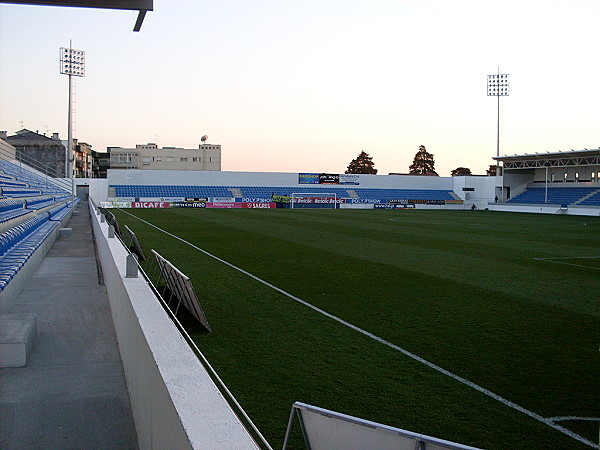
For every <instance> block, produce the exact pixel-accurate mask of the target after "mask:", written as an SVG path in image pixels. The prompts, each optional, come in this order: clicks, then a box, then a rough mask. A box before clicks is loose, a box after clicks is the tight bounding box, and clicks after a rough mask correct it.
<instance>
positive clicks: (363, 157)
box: [345, 150, 377, 175]
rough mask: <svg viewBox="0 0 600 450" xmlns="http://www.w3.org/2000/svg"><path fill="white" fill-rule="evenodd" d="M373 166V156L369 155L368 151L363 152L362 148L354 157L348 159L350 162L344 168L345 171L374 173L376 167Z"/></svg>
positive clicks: (375, 172)
mask: <svg viewBox="0 0 600 450" xmlns="http://www.w3.org/2000/svg"><path fill="white" fill-rule="evenodd" d="M373 166H374V164H373V158H372V157H370V156H369V155H368V153H365V151H364V150H362V151H361V152H360V154H359V155H358V156H357V157H356V158H354V159H353V160H352V161H350V164H348V168H347V169H346V172H345V173H363V174H370V175H376V174H377V169H376V168H375V167H373Z"/></svg>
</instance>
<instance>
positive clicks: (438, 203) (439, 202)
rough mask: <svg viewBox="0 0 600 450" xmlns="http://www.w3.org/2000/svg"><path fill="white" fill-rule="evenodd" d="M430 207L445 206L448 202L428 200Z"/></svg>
mask: <svg viewBox="0 0 600 450" xmlns="http://www.w3.org/2000/svg"><path fill="white" fill-rule="evenodd" d="M427 204H428V205H445V204H446V200H427Z"/></svg>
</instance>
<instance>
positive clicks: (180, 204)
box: [171, 202, 206, 208]
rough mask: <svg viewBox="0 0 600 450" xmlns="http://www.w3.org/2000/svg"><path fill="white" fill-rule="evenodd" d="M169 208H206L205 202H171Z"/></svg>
mask: <svg viewBox="0 0 600 450" xmlns="http://www.w3.org/2000/svg"><path fill="white" fill-rule="evenodd" d="M171 207H177V208H206V202H171Z"/></svg>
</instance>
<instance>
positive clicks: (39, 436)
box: [0, 201, 137, 449]
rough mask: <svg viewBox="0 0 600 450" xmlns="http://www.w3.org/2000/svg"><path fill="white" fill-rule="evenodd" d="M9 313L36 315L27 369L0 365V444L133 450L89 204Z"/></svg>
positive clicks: (130, 420)
mask: <svg viewBox="0 0 600 450" xmlns="http://www.w3.org/2000/svg"><path fill="white" fill-rule="evenodd" d="M78 210H79V212H78V213H76V214H74V215H73V217H72V218H71V220H70V221H69V224H68V225H67V226H68V227H70V228H72V229H73V234H72V235H71V236H62V237H59V238H58V240H57V241H56V243H55V244H54V245H53V247H52V248H51V249H50V251H49V252H48V254H47V255H46V257H45V258H44V261H43V262H42V265H41V266H40V268H39V270H38V271H37V272H36V274H35V275H34V276H33V278H32V279H31V282H30V287H28V288H26V289H25V290H24V291H23V292H22V294H21V295H20V297H19V298H18V299H17V301H16V303H15V307H14V309H13V310H12V311H11V312H16V313H33V314H36V315H37V336H36V339H35V346H34V349H33V351H32V353H31V356H30V358H29V361H28V363H27V366H26V367H22V368H10V369H0V449H23V448H27V449H38V448H39V449H41V448H80V449H83V448H119V449H136V448H137V437H136V432H135V427H134V423H133V417H132V413H131V407H130V404H129V395H128V392H127V386H126V382H125V376H124V373H123V365H122V363H121V358H120V355H119V349H118V345H117V339H116V336H115V331H114V328H113V323H112V318H111V315H110V308H109V304H108V298H107V295H106V289H105V288H104V286H102V285H100V284H99V274H98V269H97V265H96V257H95V251H94V243H93V237H92V231H91V224H90V216H89V211H88V205H87V203H86V202H83V201H82V202H81V203H80V204H79V206H78Z"/></svg>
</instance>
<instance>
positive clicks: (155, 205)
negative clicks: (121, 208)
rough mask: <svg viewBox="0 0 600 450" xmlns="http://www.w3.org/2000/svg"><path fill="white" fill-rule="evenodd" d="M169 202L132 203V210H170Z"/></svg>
mask: <svg viewBox="0 0 600 450" xmlns="http://www.w3.org/2000/svg"><path fill="white" fill-rule="evenodd" d="M170 206H171V204H170V203H169V202H131V207H132V208H169V207H170Z"/></svg>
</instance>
